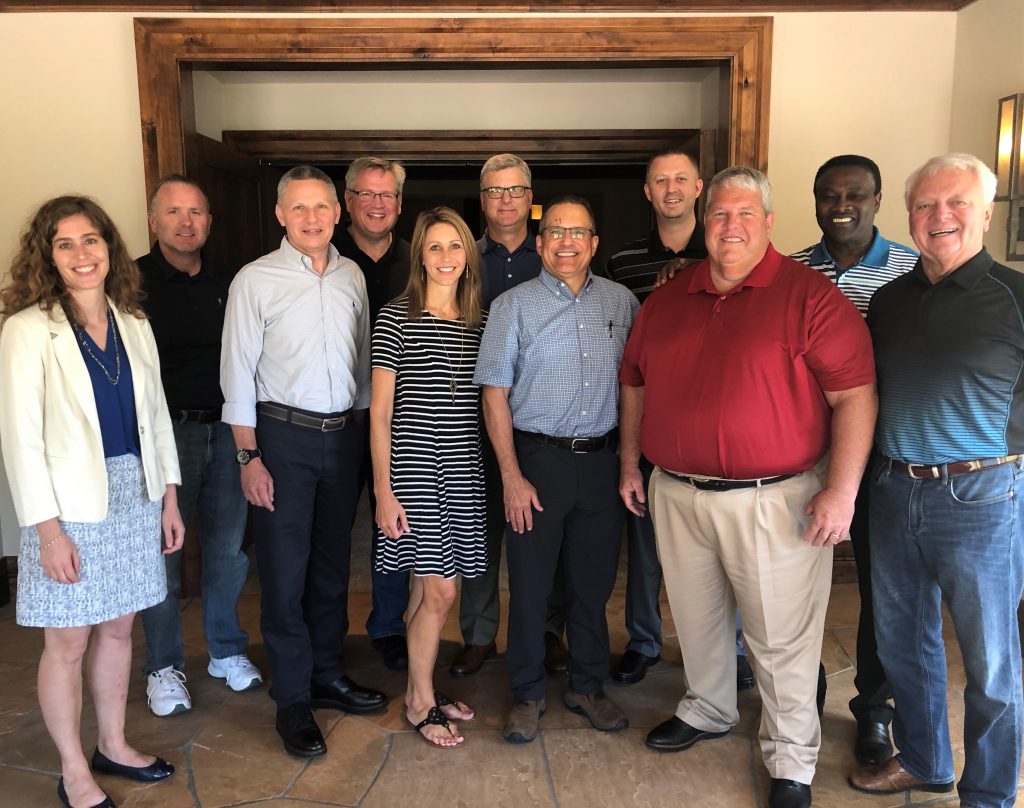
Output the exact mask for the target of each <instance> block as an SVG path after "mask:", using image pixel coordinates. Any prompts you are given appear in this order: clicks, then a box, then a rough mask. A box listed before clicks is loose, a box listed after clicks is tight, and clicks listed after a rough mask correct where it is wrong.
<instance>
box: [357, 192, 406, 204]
mask: <svg viewBox="0 0 1024 808" xmlns="http://www.w3.org/2000/svg"><path fill="white" fill-rule="evenodd" d="M345 190H347V191H348V192H349V193H350V194H353V195H355V196H358V197H359V201H360V202H365V203H367V204H369V203H370V202H373V201H374V200H375V199H380V201H381V202H397V201H398V196H399V195H398V194H393V193H391V191H382V192H381V193H379V194H378V193H374V192H373V191H356V190H355V189H353V188H346V189H345Z"/></svg>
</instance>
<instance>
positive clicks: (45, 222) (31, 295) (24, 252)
mask: <svg viewBox="0 0 1024 808" xmlns="http://www.w3.org/2000/svg"><path fill="white" fill-rule="evenodd" d="M79 214H81V215H82V216H85V218H86V219H88V220H89V221H90V222H91V223H92V225H93V227H95V228H96V230H97V231H98V232H99V235H100V236H101V237H102V238H103V241H104V242H106V245H107V253H108V256H109V261H110V269H109V271H108V273H107V277H106V281H105V291H106V293H107V295H108V296H109V297H110V298H111V300H113V301H114V305H115V306H117V309H118V311H121V312H124V313H125V314H133V315H135V316H136V317H138V318H139V319H145V317H146V315H145V313H144V312H143V311H142V308H141V307H140V306H139V301H140V299H141V297H142V289H141V281H140V278H139V268H138V267H137V266H135V262H134V261H132V259H131V257H130V256H129V254H128V248H127V247H126V246H125V244H124V240H123V239H122V238H121V234H120V233H119V232H118V231H117V227H116V226H115V225H114V223H113V221H111V219H110V217H109V216H108V215H107V214H106V212H105V211H104V210H103V208H101V207H100V206H99V205H98V204H96V202H94V201H93V200H92V199H90V198H89V197H87V196H58V197H55V198H54V199H50V200H48V201H46V202H44V203H43V204H42V205H40V207H39V209H38V210H37V211H36V212H35V213H34V214H33V215H32V218H31V219H30V220H29V223H28V227H27V228H26V229H25V232H24V233H23V234H22V236H21V246H20V249H19V250H18V253H17V255H15V256H14V260H13V261H12V262H11V279H10V282H9V283H8V284H7V286H5V287H4V288H3V290H2V291H0V302H2V303H3V313H4V314H5V315H6V316H8V317H10V316H11V315H12V314H17V313H18V312H19V311H22V310H23V309H27V308H28V307H29V306H35V305H38V306H39V307H40V308H41V309H43V310H44V311H47V312H50V313H51V315H52V312H53V307H54V306H55V305H56V304H58V303H59V304H60V305H61V308H63V309H64V313H65V314H66V315H67V317H68V319H69V320H71V321H72V322H74V323H78V322H81V317H80V316H79V314H78V311H77V309H76V307H75V302H74V300H73V299H72V297H71V294H70V293H69V292H68V290H67V288H66V287H65V286H64V281H63V279H61V277H60V273H59V272H58V271H57V267H56V265H55V264H54V263H53V237H54V236H55V235H56V233H57V227H58V226H59V225H60V223H61V222H62V221H63V220H64V219H67V218H68V217H69V216H77V215H79Z"/></svg>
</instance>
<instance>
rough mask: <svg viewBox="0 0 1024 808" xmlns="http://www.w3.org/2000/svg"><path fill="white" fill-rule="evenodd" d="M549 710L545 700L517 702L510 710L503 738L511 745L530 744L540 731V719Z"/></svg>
mask: <svg viewBox="0 0 1024 808" xmlns="http://www.w3.org/2000/svg"><path fill="white" fill-rule="evenodd" d="M547 708H548V703H547V702H546V701H545V700H544V699H538V700H537V701H516V703H515V704H513V705H512V709H511V710H509V713H508V719H507V720H506V721H505V727H504V728H503V729H502V730H501V737H502V738H504V739H505V740H506V741H508V742H509V743H529V742H530V741H532V740H533V739H534V738H536V737H537V732H538V731H539V730H540V717H541V716H542V715H544V712H545V711H546V710H547Z"/></svg>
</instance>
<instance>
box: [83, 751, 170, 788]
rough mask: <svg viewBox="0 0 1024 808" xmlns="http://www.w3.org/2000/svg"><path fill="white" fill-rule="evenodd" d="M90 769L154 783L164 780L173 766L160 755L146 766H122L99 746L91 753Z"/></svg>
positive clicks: (140, 781)
mask: <svg viewBox="0 0 1024 808" xmlns="http://www.w3.org/2000/svg"><path fill="white" fill-rule="evenodd" d="M92 770H93V771H94V772H99V773H100V774H111V775H113V776H115V777H124V778H126V779H128V780H135V781H137V782H139V783H156V782H158V781H160V780H166V779H167V778H168V777H170V776H171V775H172V774H174V766H172V765H171V764H170V763H168V762H167V761H166V760H164V759H163V758H161V757H158V758H157V759H156V760H154V761H153V762H152V763H150V764H149V765H148V766H124V765H122V764H120V763H114V761H112V760H111V759H110V758H108V757H107V756H106V755H104V754H103V753H102V752H101V751H100V750H99V748H97V749H96V751H95V752H93V753H92Z"/></svg>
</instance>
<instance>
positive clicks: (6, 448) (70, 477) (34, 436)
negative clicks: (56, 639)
mask: <svg viewBox="0 0 1024 808" xmlns="http://www.w3.org/2000/svg"><path fill="white" fill-rule="evenodd" d="M107 302H108V304H109V306H110V309H111V311H113V312H114V319H115V320H116V322H117V328H118V333H119V334H120V336H121V344H122V346H123V348H124V352H125V354H126V356H127V357H128V361H129V363H131V368H132V384H133V386H134V388H135V412H136V414H137V416H138V421H139V444H140V446H141V447H142V467H143V470H144V471H145V475H146V488H147V489H148V494H149V498H150V499H151V500H153V501H156V500H159V499H160V498H161V497H163V494H164V491H165V490H166V487H167V485H168V484H171V483H176V484H180V483H181V472H180V471H179V469H178V453H177V450H176V449H175V446H174V431H173V429H172V427H171V419H170V416H169V415H168V413H167V400H166V398H164V389H163V386H162V384H161V381H160V359H159V357H158V355H157V350H156V341H155V340H154V339H153V330H152V328H151V327H150V325H149V321H148V320H140V319H139V318H137V317H135V316H133V315H130V314H128V315H126V314H122V313H121V312H119V311H118V310H117V307H116V306H115V305H114V304H113V302H112V301H110V299H109V298H108V300H107ZM183 327H184V326H183ZM0 441H2V446H3V460H4V467H5V468H6V470H7V476H8V478H9V480H10V484H11V494H12V495H13V498H14V509H15V511H16V512H17V514H18V524H20V525H23V526H27V525H35V524H38V523H39V522H43V521H45V520H47V519H51V518H53V517H55V516H58V517H60V518H61V519H63V520H65V521H68V522H100V521H102V520H103V519H105V518H106V516H107V469H106V464H105V462H104V457H103V439H102V436H101V435H100V419H99V414H98V413H97V411H96V399H95V397H94V396H93V392H92V381H91V380H90V378H89V371H88V369H87V368H86V366H85V360H84V358H83V357H82V353H81V350H80V349H79V347H78V341H77V338H76V336H75V333H74V331H73V330H72V328H71V324H70V323H69V322H68V319H67V317H66V316H65V315H64V310H63V309H62V308H61V307H60V305H59V304H58V305H56V306H54V309H53V312H52V313H51V314H47V313H46V312H45V311H43V310H42V309H40V308H39V307H38V306H30V307H29V308H27V309H25V310H23V311H20V312H18V313H17V314H15V315H13V316H12V317H9V318H8V319H7V320H6V322H5V323H4V325H3V330H2V331H0Z"/></svg>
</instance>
